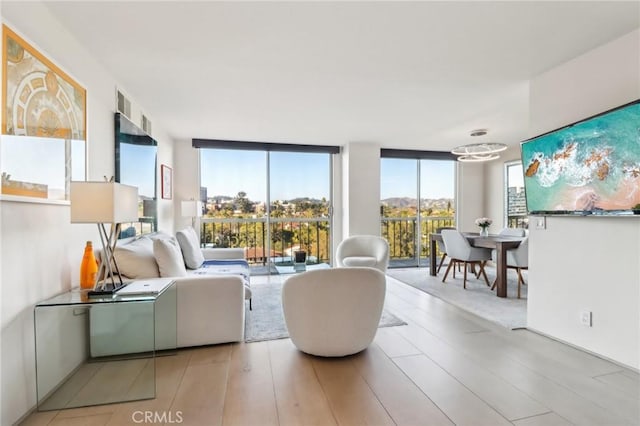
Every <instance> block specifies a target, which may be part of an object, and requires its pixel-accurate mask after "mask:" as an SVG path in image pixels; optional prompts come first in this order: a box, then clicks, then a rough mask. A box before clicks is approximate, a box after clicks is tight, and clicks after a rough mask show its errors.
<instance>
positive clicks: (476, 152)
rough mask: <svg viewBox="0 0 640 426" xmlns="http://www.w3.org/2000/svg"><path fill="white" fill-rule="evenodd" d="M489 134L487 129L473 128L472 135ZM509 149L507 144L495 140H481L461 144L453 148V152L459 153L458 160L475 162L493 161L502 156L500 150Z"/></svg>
mask: <svg viewBox="0 0 640 426" xmlns="http://www.w3.org/2000/svg"><path fill="white" fill-rule="evenodd" d="M486 134H487V130H486V129H478V130H473V131H472V132H471V133H470V136H474V137H475V136H484V135H486ZM505 149H507V145H505V144H503V143H495V142H481V143H471V144H467V145H461V146H457V147H455V148H453V149H452V150H451V153H452V154H454V155H459V157H458V161H462V162H467V163H474V162H481V161H491V160H495V159H497V158H500V156H499V155H498V153H499V152H502V151H504V150H505Z"/></svg>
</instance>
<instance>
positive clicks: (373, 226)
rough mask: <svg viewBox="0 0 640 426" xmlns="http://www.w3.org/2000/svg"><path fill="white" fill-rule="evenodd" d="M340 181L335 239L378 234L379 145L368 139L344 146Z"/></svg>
mask: <svg viewBox="0 0 640 426" xmlns="http://www.w3.org/2000/svg"><path fill="white" fill-rule="evenodd" d="M342 183H343V185H342V238H341V237H340V236H336V239H337V240H342V239H343V238H346V237H348V236H351V235H362V234H367V235H380V146H378V145H377V144H374V143H367V142H350V143H348V144H347V145H345V147H344V150H343V152H342ZM337 242H339V241H337Z"/></svg>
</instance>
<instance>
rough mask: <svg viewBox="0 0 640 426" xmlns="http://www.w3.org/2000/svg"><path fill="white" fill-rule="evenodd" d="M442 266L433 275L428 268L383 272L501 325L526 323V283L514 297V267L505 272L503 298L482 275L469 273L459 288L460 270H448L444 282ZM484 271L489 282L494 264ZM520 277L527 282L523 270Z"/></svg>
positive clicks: (510, 326)
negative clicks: (522, 276) (506, 279)
mask: <svg viewBox="0 0 640 426" xmlns="http://www.w3.org/2000/svg"><path fill="white" fill-rule="evenodd" d="M445 269H446V265H444V266H443V267H442V269H441V270H440V274H438V275H437V276H435V277H432V276H430V275H429V268H406V269H388V270H387V275H389V276H391V277H393V278H395V279H397V280H399V281H402V282H403V283H405V284H408V285H410V286H412V287H415V288H417V289H419V290H422V291H424V292H426V293H429V294H430V295H432V296H435V297H437V298H439V299H442V300H444V301H445V302H448V303H451V304H452V305H455V306H457V307H459V308H461V309H464V310H466V311H469V312H471V313H473V314H475V315H478V316H479V317H482V318H484V319H487V320H489V321H492V322H495V323H498V324H500V325H502V326H503V327H507V328H510V329H516V328H524V327H526V326H527V286H526V285H525V286H522V294H521V297H522V298H521V299H517V288H518V281H517V276H516V273H515V272H514V271H508V273H507V275H508V276H509V280H508V283H507V298H502V297H497V296H496V293H495V291H491V290H490V287H487V285H486V284H485V282H484V280H483V279H476V278H475V277H474V276H473V275H471V274H469V275H468V277H467V289H466V290H465V289H463V288H462V276H463V274H462V272H460V273H458V272H456V278H455V279H454V278H452V276H451V272H449V276H448V277H447V281H446V283H443V282H442V277H444V271H445ZM486 271H487V276H488V277H489V282H490V283H492V282H493V280H494V279H495V276H496V275H495V268H492V267H487V268H486ZM524 279H525V282H527V276H526V272H524Z"/></svg>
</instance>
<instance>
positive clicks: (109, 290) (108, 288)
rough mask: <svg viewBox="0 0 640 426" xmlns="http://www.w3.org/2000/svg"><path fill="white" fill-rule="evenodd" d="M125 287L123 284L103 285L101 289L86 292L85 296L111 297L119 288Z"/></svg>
mask: <svg viewBox="0 0 640 426" xmlns="http://www.w3.org/2000/svg"><path fill="white" fill-rule="evenodd" d="M126 285H127V283H123V284H117V283H116V284H115V285H113V284H105V285H104V286H103V287H101V288H95V289H93V290H89V291H88V292H87V296H88V297H104V296H113V295H114V294H116V292H117V291H118V290H120V289H121V288H123V287H125V286H126Z"/></svg>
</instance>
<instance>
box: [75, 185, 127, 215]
mask: <svg viewBox="0 0 640 426" xmlns="http://www.w3.org/2000/svg"><path fill="white" fill-rule="evenodd" d="M137 221H138V188H136V187H135V186H130V185H123V184H121V183H117V182H71V223H126V222H137Z"/></svg>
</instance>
